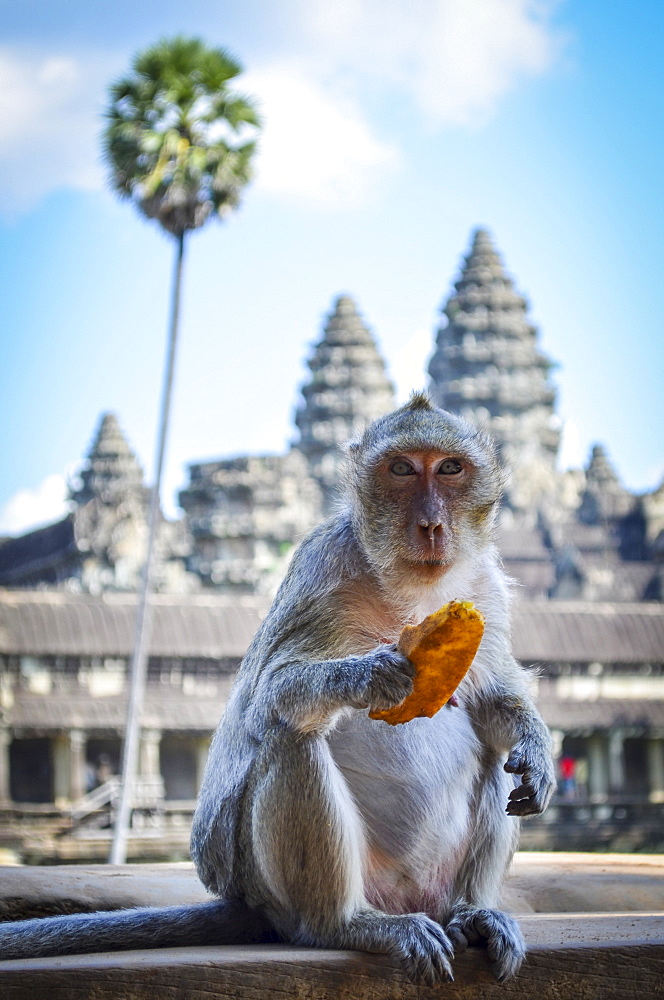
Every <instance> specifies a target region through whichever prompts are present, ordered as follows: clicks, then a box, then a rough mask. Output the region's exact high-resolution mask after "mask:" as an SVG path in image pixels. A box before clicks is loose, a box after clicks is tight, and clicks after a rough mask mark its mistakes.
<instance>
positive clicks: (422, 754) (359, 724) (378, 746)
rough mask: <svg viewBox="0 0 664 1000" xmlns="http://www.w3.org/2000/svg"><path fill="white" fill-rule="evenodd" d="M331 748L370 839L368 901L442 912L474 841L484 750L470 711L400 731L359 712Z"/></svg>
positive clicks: (444, 713)
mask: <svg viewBox="0 0 664 1000" xmlns="http://www.w3.org/2000/svg"><path fill="white" fill-rule="evenodd" d="M329 742H330V749H331V751H332V756H333V758H334V760H335V762H336V764H337V766H338V767H339V769H340V770H341V773H342V774H343V776H344V778H345V779H346V782H347V783H348V786H349V788H350V791H351V794H352V796H353V799H354V801H355V803H356V805H357V808H358V811H359V813H360V816H361V818H362V821H363V825H364V829H365V833H366V845H365V872H364V882H365V893H366V895H367V898H368V900H369V901H370V902H371V903H373V904H374V905H376V906H378V907H380V908H381V909H383V910H386V911H388V912H394V913H403V912H409V911H410V912H412V911H416V910H420V911H424V912H428V913H430V914H432V915H433V914H434V913H435V912H440V907H441V905H442V906H444V905H445V902H446V901H447V897H448V895H449V894H450V893H451V892H452V890H453V883H454V879H455V876H456V873H457V871H458V869H459V866H460V864H461V862H462V860H463V858H464V857H465V855H466V852H467V850H468V846H469V843H470V839H471V835H472V821H473V810H472V802H471V799H472V794H473V789H474V787H475V786H476V781H477V776H478V772H479V744H478V742H477V739H476V737H475V734H474V732H473V729H472V727H471V725H470V722H469V720H468V717H467V716H466V714H465V712H464V711H463V710H462V709H458V708H445V709H443V710H441V711H440V712H439V713H438V715H436V716H434V718H433V719H414V720H413V721H412V722H409V723H408V724H407V725H404V726H398V727H394V726H389V725H387V724H386V723H384V722H378V721H375V720H371V719H369V718H367V716H366V715H365V714H363V713H360V712H357V713H353V714H352V715H351V716H350V717H348V718H346V719H344V720H342V721H341V723H340V724H339V726H338V727H337V728H336V729H335V730H334V731H333V732H332V733H331V734H330V736H329Z"/></svg>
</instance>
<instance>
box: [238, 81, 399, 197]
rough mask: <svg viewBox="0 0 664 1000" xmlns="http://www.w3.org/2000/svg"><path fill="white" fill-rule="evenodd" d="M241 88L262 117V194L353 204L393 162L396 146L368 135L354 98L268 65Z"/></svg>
mask: <svg viewBox="0 0 664 1000" xmlns="http://www.w3.org/2000/svg"><path fill="white" fill-rule="evenodd" d="M246 85H247V86H246V89H247V90H248V91H250V92H251V93H254V94H255V95H256V96H257V97H258V99H259V101H260V105H261V110H262V114H263V116H264V120H265V130H264V132H263V135H262V136H261V140H260V155H259V156H258V159H257V185H258V186H259V187H260V188H262V189H263V190H265V191H268V192H270V193H277V194H285V195H289V196H294V197H298V198H305V199H308V200H311V201H316V202H323V203H328V204H345V205H354V204H357V203H358V202H359V201H361V200H362V199H363V198H364V197H366V196H367V194H368V193H369V191H370V185H373V184H375V182H376V178H377V176H378V175H380V174H381V173H382V172H383V171H384V170H385V169H390V168H393V167H395V166H396V165H397V164H398V162H399V153H398V150H397V148H396V147H395V146H393V145H390V144H388V143H385V142H382V141H381V140H380V139H378V138H376V136H374V135H373V134H372V131H371V128H370V126H369V124H368V122H367V121H366V120H365V118H364V117H363V115H362V113H361V111H360V109H359V107H358V106H357V105H356V104H355V103H354V102H353V101H352V100H350V99H349V98H347V97H345V96H342V95H339V94H334V93H332V92H330V91H329V90H326V89H325V88H324V87H323V86H322V85H321V84H320V83H319V82H318V81H316V80H315V79H312V78H311V77H309V76H307V74H306V73H305V72H304V71H302V70H300V69H298V68H297V67H292V66H288V65H285V64H284V65H279V66H276V65H275V66H271V67H266V68H264V69H263V70H261V71H258V72H255V73H250V74H248V75H247V78H246Z"/></svg>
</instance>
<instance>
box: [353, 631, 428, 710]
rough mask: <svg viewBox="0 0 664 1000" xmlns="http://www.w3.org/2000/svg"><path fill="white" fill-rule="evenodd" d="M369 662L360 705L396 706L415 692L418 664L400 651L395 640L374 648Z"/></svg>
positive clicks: (368, 658) (370, 707)
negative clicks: (387, 644) (414, 681)
mask: <svg viewBox="0 0 664 1000" xmlns="http://www.w3.org/2000/svg"><path fill="white" fill-rule="evenodd" d="M366 662H367V666H368V668H369V670H368V677H367V681H366V684H365V688H364V691H363V692H362V694H361V705H358V707H361V708H369V709H370V710H371V711H380V710H382V709H385V708H393V707H394V705H400V704H401V702H402V701H403V700H404V698H407V697H408V695H409V694H411V693H412V691H413V678H414V677H415V667H414V666H413V664H412V663H411V662H410V660H409V659H408V657H407V656H404V655H403V653H400V652H399V651H398V650H397V647H396V643H393V644H392V645H391V646H378V647H377V648H376V649H373V650H372V651H371V652H370V653H368V654H367V657H366Z"/></svg>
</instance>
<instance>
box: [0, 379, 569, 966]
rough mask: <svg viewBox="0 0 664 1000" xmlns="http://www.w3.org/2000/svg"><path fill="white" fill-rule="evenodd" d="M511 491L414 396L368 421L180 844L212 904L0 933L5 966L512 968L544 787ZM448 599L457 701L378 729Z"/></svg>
mask: <svg viewBox="0 0 664 1000" xmlns="http://www.w3.org/2000/svg"><path fill="white" fill-rule="evenodd" d="M450 457H451V458H452V464H451V465H449V464H447V465H446V466H445V468H446V470H447V472H450V470H451V474H450V475H448V474H447V472H445V469H444V468H443V465H442V464H441V462H442V463H443V464H444V463H445V460H447V461H448V463H449V458H450ZM404 470H405V471H404ZM443 472H445V474H443ZM427 477H428V478H427ZM420 482H421V485H420V486H418V485H417V484H418V483H420ZM501 486H502V483H501V473H500V469H499V466H498V463H497V460H496V455H495V450H494V447H493V445H492V444H491V443H490V441H489V440H488V439H486V438H485V437H484V436H483V435H481V434H479V433H478V432H476V431H475V430H473V429H472V428H470V427H469V426H468V425H467V424H466V423H465V422H463V421H462V420H461V419H459V418H457V417H454V416H452V415H450V414H448V413H445V412H444V411H442V410H438V409H436V408H434V407H433V406H432V405H431V403H430V402H429V400H428V399H427V398H426V397H425V396H423V395H422V394H416V395H414V396H413V397H412V398H411V400H410V402H409V403H408V404H406V405H405V406H403V407H401V409H399V410H397V411H396V412H394V413H392V414H388V415H387V416H386V417H383V418H381V419H379V420H377V421H375V422H374V423H373V424H372V425H371V427H370V428H369V429H368V430H367V431H366V433H365V434H364V436H363V437H362V438H361V439H360V440H359V441H358V442H356V443H355V444H354V445H351V447H350V449H349V473H348V489H347V502H346V505H345V506H344V508H343V509H342V510H341V511H340V513H339V514H338V515H337V516H336V517H334V518H332V519H331V520H329V521H328V522H326V523H325V524H323V525H321V526H320V527H318V528H317V529H315V530H314V531H313V532H312V533H311V534H310V535H309V536H308V537H307V538H306V539H305V541H304V542H303V543H302V545H301V546H300V548H299V549H298V551H297V552H296V554H295V555H294V557H293V560H292V563H291V565H290V569H289V571H288V574H287V576H286V578H285V580H284V582H283V583H282V585H281V587H280V589H279V592H278V593H277V596H276V598H275V600H274V603H273V605H272V608H271V610H270V612H269V614H268V615H267V617H266V618H265V620H264V622H263V624H262V625H261V628H260V629H259V631H258V633H257V635H256V636H255V638H254V640H253V642H252V643H251V646H250V647H249V650H248V651H247V655H246V656H245V658H244V661H243V663H242V666H241V668H240V671H239V674H238V677H237V681H236V683H235V686H234V688H233V691H232V694H231V697H230V699H229V703H228V707H227V709H226V712H225V714H224V716H223V718H222V720H221V723H220V725H219V728H218V730H217V733H216V735H215V737H214V740H213V742H212V746H211V750H210V755H209V759H208V764H207V769H206V773H205V777H204V781H203V787H202V789H201V794H200V799H199V803H198V808H197V810H196V815H195V817H194V824H193V831H192V841H191V851H192V856H193V859H194V861H195V864H196V868H197V871H198V874H199V876H200V878H201V880H202V882H203V883H204V884H205V886H207V888H208V889H209V890H210V891H211V892H212V893H214V894H215V895H216V896H217V897H219V899H220V902H218V903H214V902H213V903H209V904H203V905H200V906H198V907H196V906H191V907H176V908H172V909H170V908H169V909H166V910H163V909H162V910H157V911H155V910H149V909H146V910H136V911H126V912H120V913H117V914H91V915H77V916H74V917H56V918H50V919H47V920H43V921H40V920H31V921H25V922H23V923H15V924H9V925H4V926H1V927H0V955H2V956H3V957H6V958H10V957H19V956H21V957H22V956H29V955H44V954H53V953H58V954H63V953H66V952H75V951H89V950H93V949H94V950H99V949H104V948H131V947H150V946H153V947H154V946H158V945H163V944H200V943H209V942H214V941H216V942H218V943H220V944H221V943H226V942H237V941H259V940H269V939H272V940H286V941H291V942H294V943H298V944H309V945H316V946H320V947H332V948H352V949H360V950H365V951H373V952H385V953H388V954H390V955H393V956H395V957H397V958H398V960H399V961H400V962H401V964H402V966H403V968H404V969H405V970H406V971H407V973H408V974H409V976H410V977H411V978H412V979H413V980H415V981H419V982H425V983H434V982H437V981H440V980H445V979H449V978H451V976H452V972H451V967H450V961H451V959H452V956H453V953H454V950H455V949H459V948H463V947H465V946H466V945H467V944H468V943H473V944H474V943H477V942H478V941H482V942H484V943H486V945H487V948H488V954H489V956H490V959H491V962H492V965H493V968H494V971H495V973H496V975H497V976H498V978H501V979H502V978H506V977H508V976H512V975H514V974H515V973H516V972H517V970H518V968H519V965H520V964H521V961H522V959H523V955H524V943H523V939H522V937H521V933H520V931H519V929H518V926H517V924H516V922H515V921H514V920H513V919H512V918H511V917H509V916H507V915H506V914H504V913H501V912H500V911H498V910H496V909H495V906H496V902H497V896H498V892H499V888H500V885H501V881H502V879H503V876H504V874H505V871H506V869H507V867H508V865H509V863H510V860H511V858H512V855H513V853H514V850H515V848H516V843H517V838H518V817H519V816H525V815H528V814H535V813H539V812H541V811H542V810H543V809H544V808H545V806H546V804H547V802H548V799H549V797H550V795H551V792H552V789H553V786H554V782H553V766H552V761H551V754H550V738H549V735H548V732H547V730H546V727H545V726H544V724H543V722H542V720H541V718H540V716H539V715H538V713H537V711H536V709H535V707H534V705H533V703H532V700H531V697H530V695H529V693H528V686H527V682H526V677H525V674H524V671H523V670H522V669H521V667H519V665H518V664H517V663H516V662H515V660H514V659H513V657H512V655H511V653H510V640H509V620H508V603H509V592H508V591H509V588H508V585H507V582H506V579H505V575H504V573H503V571H502V569H501V567H500V562H499V559H498V556H497V553H496V550H495V548H494V545H493V542H492V535H493V528H494V522H495V517H496V512H497V508H498V504H499V501H500V495H501ZM452 599H460V600H472V601H473V602H474V603H475V605H476V606H477V607H478V608H479V609H480V611H482V613H483V614H484V617H485V620H486V630H485V634H484V637H483V639H482V643H481V645H480V649H479V651H478V654H477V656H476V658H475V661H474V663H473V665H472V667H471V669H470V671H469V673H468V675H467V676H466V678H464V680H463V681H462V682H461V684H460V686H459V689H458V692H457V698H456V700H457V702H458V704H457V705H456V706H449V705H448V706H446V707H445V708H443V709H441V711H439V712H438V713H437V715H435V716H434V718H433V719H423V718H419V719H414V720H413V721H412V722H409V723H407V724H406V725H400V726H390V725H388V724H387V723H385V722H382V721H376V720H372V719H370V718H368V715H367V709H369V708H372V709H381V708H387V707H390V706H392V705H395V704H398V703H399V702H401V701H402V700H403V699H404V698H405V697H406V696H407V695H408V694H409V693H410V691H411V689H412V676H413V667H412V665H411V663H410V661H408V660H407V659H406V658H405V657H403V656H402V655H401V654H400V653H399V652H397V651H396V647H395V646H394V642H395V641H396V639H397V637H398V635H399V632H400V630H401V628H402V626H403V625H404V624H406V623H407V622H416V621H419V620H420V619H421V618H423V617H424V616H425V615H427V614H429V613H431V612H433V611H435V610H436V609H437V608H439V607H440V606H441V605H443V604H444V603H446V602H447V601H449V600H452ZM514 774H516V775H519V776H520V779H521V780H520V782H518V781H515V779H514V778H513V775H514ZM515 785H517V787H515Z"/></svg>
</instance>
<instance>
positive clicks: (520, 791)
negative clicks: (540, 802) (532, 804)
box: [507, 781, 535, 800]
mask: <svg viewBox="0 0 664 1000" xmlns="http://www.w3.org/2000/svg"><path fill="white" fill-rule="evenodd" d="M533 795H535V786H534V785H531V784H530V782H528V781H524V783H523V784H522V785H519V786H518V787H517V788H515V789H514V790H513V791H511V792H510V793H509V795H508V796H507V797H508V799H512V800H514V799H530V798H532V796H533Z"/></svg>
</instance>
